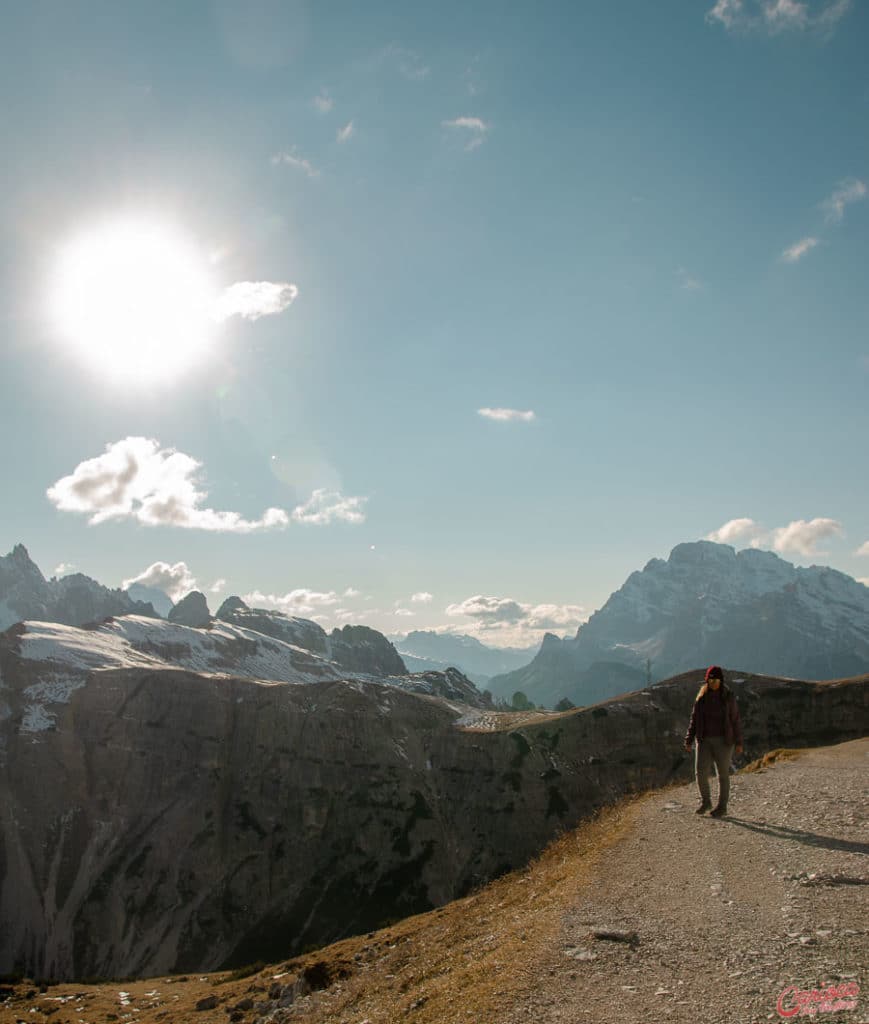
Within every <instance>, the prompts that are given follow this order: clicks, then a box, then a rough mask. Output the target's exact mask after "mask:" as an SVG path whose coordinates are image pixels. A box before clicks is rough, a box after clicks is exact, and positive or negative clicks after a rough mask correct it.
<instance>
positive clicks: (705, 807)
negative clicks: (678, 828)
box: [694, 800, 712, 814]
mask: <svg viewBox="0 0 869 1024" xmlns="http://www.w3.org/2000/svg"><path fill="white" fill-rule="evenodd" d="M711 809H712V804H707V803H706V801H705V800H704V801H703V803H702V804H700V806H699V807H698V808H697V810H696V811H695V812H694V813H695V814H705V813H706V812H707V811H709V810H711Z"/></svg>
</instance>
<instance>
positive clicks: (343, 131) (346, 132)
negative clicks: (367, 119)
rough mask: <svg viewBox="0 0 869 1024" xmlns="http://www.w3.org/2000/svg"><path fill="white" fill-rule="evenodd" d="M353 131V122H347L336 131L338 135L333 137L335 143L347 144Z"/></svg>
mask: <svg viewBox="0 0 869 1024" xmlns="http://www.w3.org/2000/svg"><path fill="white" fill-rule="evenodd" d="M354 131H355V129H354V127H353V122H352V121H348V122H347V124H345V125H344V127H343V128H339V129H338V134H337V135H336V136H335V140H336V142H347V141H348V140H349V139H351V138H352V137H353V133H354Z"/></svg>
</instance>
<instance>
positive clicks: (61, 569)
mask: <svg viewBox="0 0 869 1024" xmlns="http://www.w3.org/2000/svg"><path fill="white" fill-rule="evenodd" d="M74 568H75V566H74V565H73V564H72V562H61V563H60V565H58V566H55V569H54V575H55V576H65V575H66V574H67V573H70V572H72V570H73V569H74Z"/></svg>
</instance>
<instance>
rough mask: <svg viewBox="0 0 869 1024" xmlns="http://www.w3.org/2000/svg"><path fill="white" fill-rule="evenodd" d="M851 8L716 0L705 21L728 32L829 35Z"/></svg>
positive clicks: (847, 3)
mask: <svg viewBox="0 0 869 1024" xmlns="http://www.w3.org/2000/svg"><path fill="white" fill-rule="evenodd" d="M850 7H851V0H832V2H831V3H826V4H818V3H815V4H813V5H810V4H809V3H803V2H801V0H716V3H715V5H714V6H713V7H712V8H711V9H710V10H709V11H707V12H706V21H707V22H709V23H710V24H715V23H716V22H717V23H718V24H719V25H723V26H724V28H725V29H727V30H728V31H731V32H761V33H765V34H767V35H770V36H774V35H779V34H780V33H783V32H806V31H814V32H818V33H820V34H821V35H823V36H829V34H830V33H831V32H832V31H833V30H834V29H835V27H836V26H837V25H838V23H839V22H840V21H841V20H842V18H844V16H845V15H846V14H847V13H848V11H849V10H850ZM813 8H814V11H813Z"/></svg>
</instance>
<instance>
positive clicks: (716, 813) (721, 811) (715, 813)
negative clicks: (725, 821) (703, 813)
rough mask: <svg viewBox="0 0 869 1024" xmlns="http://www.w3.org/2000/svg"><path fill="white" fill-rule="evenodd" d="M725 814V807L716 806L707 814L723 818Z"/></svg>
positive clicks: (711, 816)
mask: <svg viewBox="0 0 869 1024" xmlns="http://www.w3.org/2000/svg"><path fill="white" fill-rule="evenodd" d="M725 814H727V808H726V807H721V806H718V807H716V808H715V810H714V811H712V812H711V813H710V815H709V817H710V818H723V817H724V815H725Z"/></svg>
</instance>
